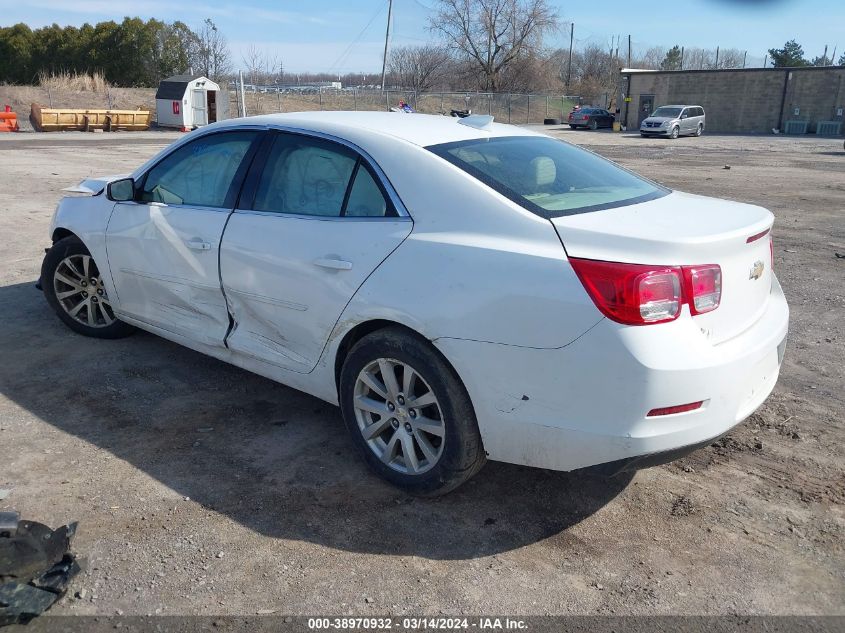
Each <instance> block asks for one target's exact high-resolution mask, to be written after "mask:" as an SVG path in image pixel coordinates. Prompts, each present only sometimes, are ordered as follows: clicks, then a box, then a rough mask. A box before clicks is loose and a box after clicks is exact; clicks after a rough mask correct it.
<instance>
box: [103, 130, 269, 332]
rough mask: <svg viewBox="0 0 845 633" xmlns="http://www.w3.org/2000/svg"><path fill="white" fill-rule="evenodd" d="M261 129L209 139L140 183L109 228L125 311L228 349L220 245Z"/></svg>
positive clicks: (182, 150) (189, 146) (181, 150)
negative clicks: (225, 342) (224, 344)
mask: <svg viewBox="0 0 845 633" xmlns="http://www.w3.org/2000/svg"><path fill="white" fill-rule="evenodd" d="M260 135H261V131H259V130H250V129H246V130H238V131H228V132H219V133H213V134H205V135H202V136H200V137H198V138H196V139H194V140H193V141H190V142H188V143H185V144H182V145H180V146H178V147H177V148H176V149H175V150H174V151H172V152H171V153H169V154H167V155H166V156H164V157H163V158H162V159H161V160H160V161H159V162H158V163H156V164H155V165H154V166H153V167H152V168H151V169H150V170H149V171H147V172H146V174H144V175H142V176H141V177H140V178H138V179H137V182H136V192H135V199H134V200H133V201H131V202H118V203H117V204H116V205H115V207H114V210H113V211H112V215H111V219H110V220H109V225H108V228H107V231H106V248H107V251H108V259H109V267H110V268H111V271H112V276H113V279H114V284H115V288H116V290H117V294H118V297H119V299H120V311H121V313H123V314H126V315H128V316H130V317H132V318H134V319H137V320H139V321H141V322H143V323H147V324H149V325H152V326H155V327H157V328H161V329H162V330H165V331H167V332H170V333H173V334H177V335H179V336H182V337H186V338H188V339H191V340H194V341H196V342H198V343H201V344H204V345H212V346H222V345H223V341H224V339H225V336H226V331H227V330H228V327H229V315H228V312H227V308H226V302H225V299H224V297H223V292H222V289H221V287H220V269H219V258H218V253H219V247H220V239H221V237H222V235H223V229H224V227H225V226H226V220H227V219H228V217H229V215H230V214H231V212H232V209H233V208H234V206H235V201H236V199H237V195H238V193H239V190H240V186H241V184H242V182H243V179H244V176H245V174H246V169H247V167H248V163H249V160H250V158H251V156H252V154H253V153H254V150H253V146H254V145H255V144H256V142H257V139H258V137H259V136H260Z"/></svg>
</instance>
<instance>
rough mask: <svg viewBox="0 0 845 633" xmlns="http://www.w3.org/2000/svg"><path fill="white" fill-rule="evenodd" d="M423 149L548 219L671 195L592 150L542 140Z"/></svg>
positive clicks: (518, 138) (489, 141) (517, 139)
mask: <svg viewBox="0 0 845 633" xmlns="http://www.w3.org/2000/svg"><path fill="white" fill-rule="evenodd" d="M427 149H428V150H430V151H431V152H434V153H435V154H437V155H438V156H440V157H441V158H444V159H446V160H448V161H449V162H450V163H452V164H454V165H456V166H457V167H460V168H461V169H463V170H464V171H466V172H467V173H468V174H470V175H471V176H474V177H475V178H477V179H478V180H480V181H481V182H483V183H484V184H486V185H487V186H489V187H491V188H493V189H495V190H496V191H498V192H499V193H501V194H502V195H504V196H506V197H507V198H510V199H511V200H513V201H514V202H516V203H517V204H519V205H521V206H522V207H524V208H526V209H528V210H529V211H531V212H533V213H536V214H537V215H539V216H541V217H544V218H549V219H550V218H556V217H560V216H563V215H573V214H576V213H586V212H588V211H598V210H600V209H607V208H611V207H620V206H625V205H629V204H636V203H638V202H645V201H646V200H652V199H654V198H660V197H662V196H665V195H666V194H667V193H669V190H668V189H664V188H663V187H660V186H659V185H656V184H654V183H652V182H650V181H648V180H646V179H644V178H641V177H640V176H637V175H635V174H633V173H631V172H629V171H627V170H625V169H622V168H621V167H619V166H618V165H616V164H615V163H612V162H610V161H609V160H606V159H604V158H602V157H600V156H597V155H596V154H593V153H592V152H588V151H586V150H583V149H581V148H579V147H576V146H574V145H570V144H569V143H565V142H563V141H558V140H555V139H552V138H549V137H546V136H500V137H494V138H488V139H475V140H471V141H458V142H456V143H444V144H442V145H432V146H430V147H428V148H427Z"/></svg>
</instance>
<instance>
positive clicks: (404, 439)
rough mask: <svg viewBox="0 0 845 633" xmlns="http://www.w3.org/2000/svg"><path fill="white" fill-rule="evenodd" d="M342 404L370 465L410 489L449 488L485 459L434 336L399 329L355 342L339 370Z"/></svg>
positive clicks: (438, 491) (469, 410)
mask: <svg viewBox="0 0 845 633" xmlns="http://www.w3.org/2000/svg"><path fill="white" fill-rule="evenodd" d="M340 407H341V411H342V413H343V419H344V421H345V422H346V426H347V428H348V429H349V432H350V433H351V434H352V437H353V441H354V442H355V443H356V444H357V445H358V447H359V449H360V450H361V451H362V453H363V455H364V458H365V459H366V460H367V462H368V464H369V465H370V467H371V468H372V469H373V470H375V471H376V473H378V474H379V475H380V476H381V477H382V478H384V479H386V480H387V481H389V482H391V483H392V484H394V485H396V486H398V487H400V488H402V489H404V490H405V491H407V492H409V493H412V494H418V495H428V496H434V495H442V494H445V493H447V492H449V491H450V490H454V489H455V488H457V487H458V486H460V485H461V484H462V483H464V482H465V481H467V480H468V479H469V478H470V477H472V476H473V475H474V474H475V473H477V472H478V471H479V470H480V469H481V467H482V466H483V465H484V463H485V461H486V457H485V454H484V449H483V446H482V443H481V435H480V434H479V432H478V423H477V422H476V419H475V412H474V410H473V407H472V403H471V402H470V399H469V395H468V394H467V392H466V389H465V388H464V386H463V384H462V383H461V381H460V379H459V378H458V375H457V374H456V373H455V371H454V369H452V367H451V366H450V365H449V363H447V362H446V360H445V359H444V358H443V357H442V356H441V355H440V353H439V352H438V351H437V350H436V349H434V348H433V347H432V346H431V344H430V343H429V342H428V341H425V340H424V339H421V338H419V337H417V336H415V335H413V334H412V333H410V332H407V331H405V330H403V329H401V328H387V329H384V330H378V331H376V332H374V333H372V334H369V335H367V336H365V337H364V338H362V339H361V340H360V341H358V343H356V344H355V346H354V347H353V348H352V350H351V351H350V352H349V355H348V356H347V357H346V360H345V361H344V364H343V368H342V370H341V375H340Z"/></svg>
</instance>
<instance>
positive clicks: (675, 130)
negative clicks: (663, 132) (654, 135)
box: [669, 125, 681, 138]
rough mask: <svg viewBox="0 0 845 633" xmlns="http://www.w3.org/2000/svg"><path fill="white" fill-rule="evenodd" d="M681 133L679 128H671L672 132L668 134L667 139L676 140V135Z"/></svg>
mask: <svg viewBox="0 0 845 633" xmlns="http://www.w3.org/2000/svg"><path fill="white" fill-rule="evenodd" d="M680 133H681V128H679V127H678V126H677V125H676V126H675V127H673V128H672V131H671V132H670V133H669V138H678V134H680Z"/></svg>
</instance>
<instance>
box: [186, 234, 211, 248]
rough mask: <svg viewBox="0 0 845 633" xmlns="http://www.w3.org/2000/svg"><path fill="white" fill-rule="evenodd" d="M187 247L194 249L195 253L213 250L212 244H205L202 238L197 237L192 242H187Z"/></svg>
mask: <svg viewBox="0 0 845 633" xmlns="http://www.w3.org/2000/svg"><path fill="white" fill-rule="evenodd" d="M185 246H187V247H188V248H192V249H194V250H195V251H209V250H211V244H209V243H208V242H203V241H202V240H201V239H200V238H198V237H195V238H194V239H192V240H187V241H186V242H185Z"/></svg>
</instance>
